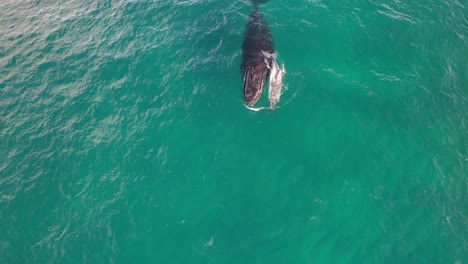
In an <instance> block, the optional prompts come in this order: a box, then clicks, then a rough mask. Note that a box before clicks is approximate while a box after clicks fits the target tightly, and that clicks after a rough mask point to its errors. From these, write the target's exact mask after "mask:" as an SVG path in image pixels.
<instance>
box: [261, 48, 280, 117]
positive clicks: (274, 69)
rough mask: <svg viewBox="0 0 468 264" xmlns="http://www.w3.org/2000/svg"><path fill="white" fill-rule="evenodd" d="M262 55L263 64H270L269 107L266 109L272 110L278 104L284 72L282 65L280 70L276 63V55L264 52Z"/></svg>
mask: <svg viewBox="0 0 468 264" xmlns="http://www.w3.org/2000/svg"><path fill="white" fill-rule="evenodd" d="M262 54H263V56H264V57H265V60H266V61H265V63H266V62H269V63H270V65H269V67H270V83H269V84H268V101H270V105H269V107H268V109H270V110H273V109H274V108H275V106H276V104H277V103H278V102H279V99H280V96H281V87H282V85H283V75H284V73H285V72H286V71H285V69H284V65H283V67H282V68H280V67H279V65H278V63H277V62H276V54H274V53H268V52H265V51H262Z"/></svg>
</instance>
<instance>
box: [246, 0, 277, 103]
mask: <svg viewBox="0 0 468 264" xmlns="http://www.w3.org/2000/svg"><path fill="white" fill-rule="evenodd" d="M266 1H268V0H251V2H252V4H253V6H254V7H253V9H252V11H251V12H250V15H249V19H248V22H247V26H246V31H245V35H244V42H243V43H242V64H241V73H242V78H243V90H242V92H243V96H244V101H245V104H246V106H253V105H254V104H255V103H256V102H257V101H258V99H259V98H260V95H261V94H262V91H263V86H264V85H265V81H266V78H267V77H268V76H269V74H270V60H271V59H270V58H268V57H265V55H264V53H265V54H272V53H274V50H273V38H272V35H271V31H270V29H269V28H268V25H267V24H266V23H265V21H264V20H263V17H262V14H261V13H260V11H259V10H258V5H259V4H261V3H264V2H266Z"/></svg>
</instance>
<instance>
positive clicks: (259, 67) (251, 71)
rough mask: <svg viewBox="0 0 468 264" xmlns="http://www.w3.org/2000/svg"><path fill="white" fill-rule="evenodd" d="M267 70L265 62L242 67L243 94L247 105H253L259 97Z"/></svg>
mask: <svg viewBox="0 0 468 264" xmlns="http://www.w3.org/2000/svg"><path fill="white" fill-rule="evenodd" d="M268 72H269V69H268V68H267V66H266V65H265V63H258V64H255V65H250V66H247V67H245V68H244V69H243V75H244V88H243V95H244V101H245V104H246V105H247V106H253V105H254V104H255V103H256V102H257V101H258V99H259V98H260V95H262V91H263V86H265V80H266V78H267V75H268Z"/></svg>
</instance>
